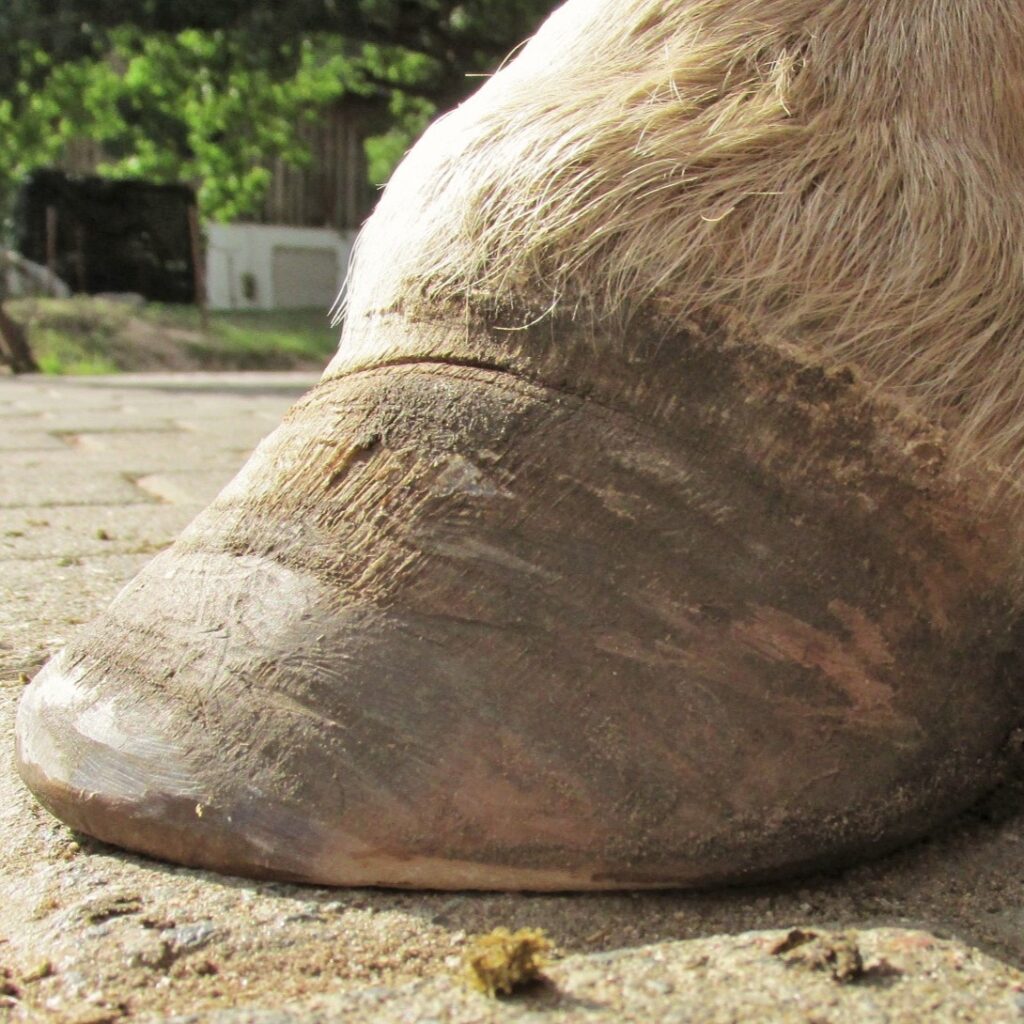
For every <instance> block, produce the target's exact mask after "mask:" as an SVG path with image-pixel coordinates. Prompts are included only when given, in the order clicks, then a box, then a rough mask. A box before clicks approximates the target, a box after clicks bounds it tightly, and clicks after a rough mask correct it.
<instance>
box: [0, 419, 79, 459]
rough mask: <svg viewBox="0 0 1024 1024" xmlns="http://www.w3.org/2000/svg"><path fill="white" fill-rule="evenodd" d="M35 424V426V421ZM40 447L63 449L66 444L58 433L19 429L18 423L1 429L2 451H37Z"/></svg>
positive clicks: (0, 443)
mask: <svg viewBox="0 0 1024 1024" xmlns="http://www.w3.org/2000/svg"><path fill="white" fill-rule="evenodd" d="M33 425H34V427H35V421H33ZM40 448H43V449H46V448H48V449H50V450H51V451H52V450H62V449H64V448H65V445H64V443H63V442H62V441H61V439H60V438H59V437H58V436H57V435H56V434H52V433H49V432H48V431H46V430H39V429H32V430H22V429H18V427H17V425H14V426H12V425H10V424H8V425H7V426H5V427H4V429H3V430H0V452H3V451H12V452H14V451H36V450H38V449H40Z"/></svg>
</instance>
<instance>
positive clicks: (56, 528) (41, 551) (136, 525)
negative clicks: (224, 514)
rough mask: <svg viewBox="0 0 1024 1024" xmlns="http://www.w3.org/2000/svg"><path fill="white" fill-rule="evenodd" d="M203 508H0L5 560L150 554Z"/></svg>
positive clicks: (1, 549)
mask: <svg viewBox="0 0 1024 1024" xmlns="http://www.w3.org/2000/svg"><path fill="white" fill-rule="evenodd" d="M221 475H222V473H221V474H218V479H219V478H220V476H221ZM202 508H203V504H202V503H199V502H197V503H194V504H193V503H180V504H174V505H171V504H155V503H154V504H133V505H66V506H55V507H53V508H48V509H45V510H40V509H38V508H17V509H0V563H3V562H5V561H9V560H12V559H19V560H27V559H33V558H43V559H46V558H65V559H66V558H80V557H82V556H90V555H96V556H101V557H102V556H107V555H129V554H150V553H153V552H156V551H159V550H160V549H161V548H163V547H166V546H167V545H168V544H170V543H171V541H173V540H174V538H175V537H176V536H177V535H178V534H179V533H180V532H181V531H182V529H183V528H184V527H185V526H187V525H188V523H189V521H190V520H191V519H192V518H193V517H194V516H195V515H196V514H197V513H198V512H200V511H202ZM2 571H3V570H2V568H0V572H2Z"/></svg>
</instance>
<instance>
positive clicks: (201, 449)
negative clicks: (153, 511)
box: [69, 421, 267, 477]
mask: <svg viewBox="0 0 1024 1024" xmlns="http://www.w3.org/2000/svg"><path fill="white" fill-rule="evenodd" d="M214 429H216V430H218V431H219V432H220V433H222V434H223V435H224V436H216V437H215V438H213V439H211V436H210V434H211V433H213V430H211V431H209V432H204V433H203V434H197V433H195V432H193V431H187V430H179V431H143V430H123V431H117V432H114V431H111V432H108V433H105V434H76V435H74V437H73V438H70V439H69V442H70V444H71V445H72V446H73V447H74V448H76V449H79V450H81V451H83V452H87V453H89V454H90V455H95V456H96V458H95V460H93V461H94V464H97V465H112V466H117V467H118V470H119V471H120V472H121V473H123V474H126V475H128V476H132V477H134V476H140V475H143V474H148V473H154V472H157V471H159V470H168V471H171V472H173V471H175V470H182V469H186V470H188V471H192V470H198V471H200V472H203V471H208V470H216V471H219V472H223V470H224V468H225V466H231V465H241V464H242V463H243V462H244V461H245V459H246V456H248V454H249V452H250V451H252V448H253V446H254V445H255V444H256V443H257V442H258V441H259V440H260V438H261V437H262V436H263V434H265V433H267V431H266V430H263V431H262V432H261V434H260V435H259V436H258V437H256V439H255V440H254V441H251V442H250V443H248V444H246V443H244V442H243V441H240V440H239V438H238V437H237V435H236V431H235V425H234V423H233V422H232V421H222V422H220V423H217V424H216V427H215V428H214Z"/></svg>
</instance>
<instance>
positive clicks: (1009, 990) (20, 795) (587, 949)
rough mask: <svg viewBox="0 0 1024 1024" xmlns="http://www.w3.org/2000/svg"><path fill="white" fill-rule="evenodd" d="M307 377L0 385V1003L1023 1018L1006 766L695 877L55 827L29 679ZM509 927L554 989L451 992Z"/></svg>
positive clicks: (615, 1015) (528, 1017) (114, 1013)
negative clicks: (946, 822) (448, 873)
mask: <svg viewBox="0 0 1024 1024" xmlns="http://www.w3.org/2000/svg"><path fill="white" fill-rule="evenodd" d="M311 382H312V381H311V378H309V377H300V376H293V375H277V374H274V375H259V376H255V375H217V376H214V375H188V376H180V377H153V376H150V377H118V378H112V379H97V378H93V379H87V380H60V381H57V380H54V379H43V378H37V379H13V378H2V377H0V732H2V733H3V736H4V739H3V741H2V744H0V835H2V837H3V846H2V849H3V860H2V862H0V1021H2V1020H7V1019H9V1020H28V1021H36V1020H39V1021H46V1020H54V1021H60V1022H75V1024H107V1022H115V1021H120V1020H130V1021H142V1022H150V1021H169V1020H173V1021H176V1022H178V1024H185V1022H189V1024H198V1022H203V1021H211V1022H214V1024H244V1022H258V1024H311V1022H314V1021H316V1022H319V1021H385V1022H387V1021H394V1022H398V1021H406V1022H411V1021H419V1022H423V1024H428V1022H430V1021H453V1022H470V1021H534V1022H551V1024H554V1022H561V1021H580V1022H606V1021H607V1022H613V1021H620V1020H635V1021H675V1022H694V1024H697V1022H704V1021H723V1022H724V1021H736V1022H739V1021H743V1022H744V1024H746V1022H751V1021H754V1022H756V1021H801V1022H812V1021H817V1022H824V1021H830V1022H831V1021H835V1022H839V1021H843V1022H855V1021H856V1022H858V1024H860V1022H874V1021H893V1022H899V1021H954V1020H955V1021H978V1022H985V1024H988V1022H1001V1021H1007V1022H1008V1021H1024V994H1022V993H1024V973H1022V972H1021V971H1020V967H1021V966H1022V964H1024V785H1021V784H1014V785H1011V786H1008V787H1005V788H1004V789H1002V790H1001V791H999V792H998V793H995V794H993V795H992V796H991V797H990V798H989V799H988V800H987V801H986V802H985V803H984V804H983V805H982V806H981V807H979V808H977V809H976V810H975V811H973V812H972V813H971V814H968V815H966V816H963V817H962V818H961V819H960V820H958V821H956V822H954V823H953V824H952V825H950V826H949V827H947V828H946V829H945V830H944V831H943V832H942V833H941V834H940V835H938V836H936V837H934V838H933V839H932V840H931V841H929V842H927V843H922V844H919V845H918V846H916V847H915V848H913V849H911V850H907V851H904V852H903V853H900V854H898V855H896V856H893V857H890V858H887V859H886V860H884V861H880V862H878V863H876V864H871V865H865V866H863V867H860V868H858V869H856V870H852V871H848V872H846V873H844V874H843V875H841V876H835V877H817V878H812V879H807V880H804V881H801V882H798V883H794V884H792V885H788V886H773V887H761V888H757V889H745V890H732V891H728V892H721V893H709V894H686V893H662V894H642V895H638V894H617V895H594V896H571V895H566V896H557V895H556V896H530V895H508V894H499V895H480V894H477V895H472V894H465V895H464V894H451V893H449V894H430V893H389V892H381V891H373V890H349V891H345V890H335V891H331V890H326V889H313V888H302V887H296V886H287V885H275V884H258V883H252V882H246V881H241V880H237V879H228V878H218V877H215V876H212V875H208V874H205V873H203V872H198V871H190V870H185V869H177V868H173V867H169V866H166V865H160V864H156V863H154V862H152V861H147V860H145V859H143V858H139V857H133V856H128V855H124V854H120V853H118V852H117V851H115V850H112V849H110V848H108V847H103V846H100V845H98V844H95V843H92V842H90V841H89V840H87V839H85V838H84V837H80V836H74V835H72V834H71V833H70V832H69V831H68V830H67V829H65V828H64V827H63V826H61V825H59V824H58V823H56V822H55V821H53V819H51V818H50V817H49V816H48V815H47V814H46V813H45V812H44V811H43V810H42V809H41V808H39V807H38V806H37V805H36V804H35V802H34V801H33V800H32V798H31V797H30V796H29V795H28V794H27V793H26V791H25V790H24V788H23V787H22V786H21V784H20V782H19V781H18V780H17V778H16V776H15V774H14V772H13V767H12V762H11V743H10V733H11V723H12V719H13V711H14V707H15V704H16V702H17V698H18V694H19V692H20V690H21V687H22V685H23V683H24V680H25V679H26V678H27V677H28V676H30V675H31V674H32V673H33V672H34V671H35V670H36V668H37V667H38V666H39V665H40V664H41V663H42V661H43V660H44V659H45V658H46V657H47V656H48V655H49V654H50V653H52V652H53V651H55V650H56V649H58V648H59V647H60V646H61V644H62V643H63V642H64V640H65V639H66V638H67V637H68V636H69V635H70V633H71V631H72V630H74V628H75V627H76V625H77V624H78V623H80V622H82V621H83V620H85V619H87V618H88V617H90V616H92V615H93V614H94V613H96V612H97V611H98V610H99V609H100V608H101V607H102V606H103V605H104V604H105V603H106V602H107V601H108V600H109V599H110V598H111V597H112V596H113V594H114V593H115V592H116V591H117V589H118V588H119V587H120V586H121V584H122V583H123V582H125V581H126V580H127V579H128V578H129V577H130V576H131V575H132V574H133V573H134V571H135V570H136V569H137V568H138V567H139V566H140V565H141V564H142V563H143V562H144V561H145V560H146V559H147V558H148V557H150V555H151V554H152V553H153V552H155V551H157V550H159V549H160V548H161V547H163V546H164V545H166V544H167V543H169V542H170V540H171V539H172V538H173V537H174V535H175V534H176V533H177V531H178V530H180V529H181V527H182V526H184V525H185V523H186V522H187V521H188V520H189V519H190V518H191V516H192V515H193V514H194V513H195V512H196V511H197V510H198V509H199V508H200V507H201V506H202V505H203V504H204V503H205V502H206V501H207V500H209V499H210V498H211V497H212V496H213V495H214V493H216V491H217V490H218V489H219V487H220V486H221V485H222V484H223V483H225V482H226V481H227V479H228V478H229V477H230V476H231V475H232V474H233V472H234V471H235V470H236V469H237V468H238V466H239V465H240V464H241V462H242V461H243V459H244V457H245V454H246V453H247V452H248V451H249V450H250V449H251V448H252V446H253V445H254V444H255V443H256V442H257V441H258V440H259V438H260V437H261V436H263V435H264V434H265V433H267V432H268V431H269V430H270V429H271V428H272V427H273V426H274V424H275V423H276V422H277V420H278V418H279V417H280V415H281V413H282V412H283V411H284V409H285V408H286V407H287V406H288V405H289V404H290V402H291V401H292V399H293V398H294V397H296V396H297V395H298V394H299V393H300V392H301V391H302V390H304V389H305V387H306V386H308V385H309V384H310V383H311ZM523 925H529V926H533V927H540V928H544V929H545V930H546V931H547V932H548V933H549V935H550V936H551V938H552V939H553V940H554V941H555V943H556V944H557V946H558V949H559V954H560V957H559V959H558V960H557V961H556V962H555V963H554V964H553V965H552V966H551V967H550V969H549V971H548V974H549V981H548V983H547V984H545V985H541V986H538V987H535V988H534V989H532V990H530V991H528V992H525V993H523V994H522V995H519V996H517V997H515V998H513V999H511V1000H506V1001H500V1002H496V1001H490V1000H487V999H485V998H484V997H483V996H480V995H478V994H476V993H474V992H470V991H468V990H467V989H466V987H465V986H464V985H463V984H462V982H461V980H460V971H461V967H460V963H461V957H462V955H463V952H464V950H465V948H466V944H467V942H468V941H469V939H468V936H470V935H471V934H472V933H474V932H481V931H487V930H489V929H491V928H494V927H497V926H509V927H513V928H514V927H519V926H523ZM792 929H801V930H802V934H796V935H793V936H791V937H789V938H788V940H787V935H789V933H790V931H791V930H792ZM812 932H813V933H815V934H816V937H814V938H812V937H811V935H810V933H812ZM791 947H792V948H791ZM854 950H857V951H859V956H860V958H861V961H862V964H863V969H862V970H857V969H856V961H857V956H856V955H855V952H854ZM851 964H852V965H853V966H852V967H851Z"/></svg>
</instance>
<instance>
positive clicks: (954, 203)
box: [341, 0, 1024, 476]
mask: <svg viewBox="0 0 1024 1024" xmlns="http://www.w3.org/2000/svg"><path fill="white" fill-rule="evenodd" d="M353 268H354V269H353V274H352V276H351V278H350V281H349V285H348V295H347V306H348V310H347V325H346V331H345V334H344V335H343V338H342V349H341V352H342V354H344V353H345V350H346V346H355V347H358V345H359V339H358V334H359V330H360V321H361V320H363V319H365V318H366V317H368V316H373V315H374V313H375V311H379V310H382V309H386V308H388V307H390V306H394V305H395V304H397V303H400V302H401V300H402V297H403V296H406V295H411V294H415V295H416V296H420V297H424V296H425V297H426V299H427V301H430V299H431V297H433V298H435V299H441V298H444V297H449V298H450V297H451V296H459V297H462V298H463V299H464V300H465V301H467V302H468V301H470V298H471V297H483V299H484V300H486V299H487V297H502V296H504V297H511V298H514V299H521V300H523V302H524V304H526V305H529V306H530V307H531V308H532V309H534V310H538V309H539V310H543V309H552V310H559V311H561V312H567V313H572V312H574V311H575V313H576V314H577V315H584V314H586V315H590V316H593V317H598V318H601V317H608V316H611V315H613V314H617V313H623V312H625V313H627V314H628V312H629V311H630V310H634V309H639V308H640V307H641V306H642V305H645V304H648V305H649V304H650V303H651V300H653V301H654V302H655V303H656V305H657V308H659V309H662V310H668V311H670V314H669V315H678V316H679V317H684V316H686V315H688V314H690V313H692V312H695V311H699V310H700V309H701V308H706V307H710V306H722V305H724V306H726V307H729V308H732V309H734V310H735V311H737V312H738V313H739V314H741V315H742V316H745V317H747V318H748V319H750V320H752V321H753V322H754V323H756V324H757V325H758V327H759V329H760V328H763V330H764V333H765V335H766V336H769V337H783V338H788V339H789V340H790V341H793V342H795V343H796V344H798V345H801V346H802V347H804V348H806V349H809V350H813V351H816V352H818V353H820V355H821V356H822V358H824V359H826V360H830V361H835V362H837V363H849V364H852V365H854V366H855V367H857V368H858V369H859V370H860V372H861V373H862V374H863V375H864V377H865V378H866V379H867V380H868V381H871V382H873V383H875V384H876V385H877V386H879V387H881V388H883V389H885V390H886V391H887V392H889V393H892V394H895V395H898V396H899V397H900V398H902V399H904V400H906V399H909V400H910V402H911V403H912V404H913V405H914V406H915V407H916V408H917V409H919V410H921V411H922V412H923V413H924V414H926V415H927V416H929V417H930V418H931V419H933V420H934V421H935V422H938V423H942V424H945V425H946V426H947V427H948V428H949V431H950V435H949V436H950V438H951V440H952V442H953V444H954V449H955V451H956V452H958V453H959V454H960V455H961V457H962V458H971V459H986V460H990V461H993V462H995V463H996V465H997V466H999V467H1000V468H1001V469H1002V471H1003V472H1004V473H1005V474H1007V475H1008V476H1013V475H1014V474H1016V473H1017V472H1019V471H1020V469H1021V468H1022V464H1024V2H1022V0H570V2H569V3H567V4H565V6H563V7H562V8H560V9H559V10H558V11H556V12H555V14H554V15H552V16H551V18H550V19H549V20H548V21H547V22H546V23H545V25H544V26H543V27H542V28H541V30H540V32H539V33H538V34H537V35H536V36H535V37H534V39H533V40H531V41H530V43H529V44H528V45H527V46H526V47H525V48H524V49H523V50H522V51H521V52H520V54H519V55H518V56H517V57H516V58H515V59H514V60H513V61H511V62H510V63H509V64H508V65H507V66H506V67H505V68H504V69H502V70H501V71H499V72H498V73H497V74H496V75H495V76H494V77H493V78H491V79H490V80H489V81H488V82H487V83H486V84H485V85H484V87H483V88H482V89H480V91H479V92H478V93H477V94H476V95H475V96H473V97H472V98H471V99H470V100H468V101H467V102H466V103H464V104H463V105H462V106H461V107H459V108H458V109H457V110H456V111H454V112H453V113H451V114H449V115H448V116H447V117H444V118H442V119H441V120H440V121H438V122H437V123H436V124H435V125H434V126H433V127H431V129H430V130H429V131H428V132H427V133H426V134H425V136H424V137H423V139H422V140H421V141H420V142H419V143H418V144H417V145H416V146H415V147H414V149H413V150H412V151H411V153H410V154H409V156H408V157H407V159H406V160H405V162H404V163H403V165H402V166H401V167H400V168H399V169H398V171H397V172H396V173H395V175H394V178H393V180H392V182H391V184H390V185H389V186H388V188H387V189H386V191H385V194H384V196H383V197H382V199H381V202H380V204H379V207H378V209H377V212H376V213H375V214H374V216H373V217H372V218H371V219H370V221H369V222H368V224H367V226H366V228H365V230H364V233H363V236H362V237H361V239H360V242H359V244H358V246H357V253H356V257H355V259H354V263H353ZM474 301H476V300H475V299H474Z"/></svg>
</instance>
